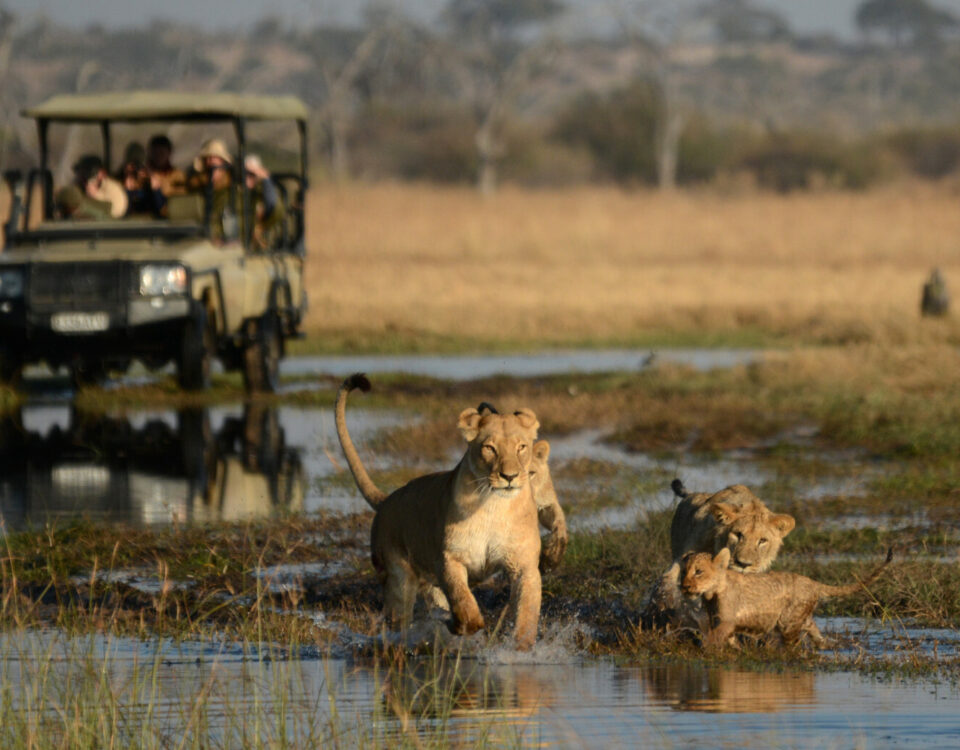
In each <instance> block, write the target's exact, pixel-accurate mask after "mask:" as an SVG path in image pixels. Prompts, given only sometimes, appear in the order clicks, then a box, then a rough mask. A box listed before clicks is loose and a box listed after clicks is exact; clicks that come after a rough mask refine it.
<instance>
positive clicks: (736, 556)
mask: <svg viewBox="0 0 960 750" xmlns="http://www.w3.org/2000/svg"><path fill="white" fill-rule="evenodd" d="M670 487H671V489H672V490H673V492H674V494H676V496H677V497H678V498H680V503H679V504H678V505H677V508H676V510H675V511H674V514H673V520H672V521H671V524H670V551H671V554H672V556H673V560H674V562H673V564H672V565H671V566H670V567H669V568H667V571H666V572H665V573H664V574H663V575H662V576H661V577H660V578H659V579H658V580H657V582H656V583H655V584H654V586H653V589H652V590H651V592H650V594H649V596H648V597H647V604H646V606H645V608H644V611H643V614H642V615H641V623H642V624H643V627H645V628H663V627H670V628H686V627H690V628H699V629H701V630H702V629H703V625H704V623H703V620H704V615H703V611H702V607H701V606H700V602H692V601H690V600H689V599H684V598H683V595H682V593H681V591H680V575H681V567H682V566H681V560H682V558H683V556H684V555H685V554H686V553H688V552H709V553H710V554H716V553H717V552H719V551H720V550H721V549H724V548H726V549H728V550H729V551H730V567H731V568H733V569H734V570H739V571H741V572H743V573H760V572H762V571H764V570H767V569H768V568H769V567H770V565H771V564H772V563H773V561H774V559H775V558H776V556H777V552H779V551H780V547H781V546H782V545H783V539H784V537H785V536H787V534H789V533H790V532H791V531H793V527H794V525H795V521H794V519H793V516H788V515H786V514H783V513H773V512H772V511H771V510H770V509H769V508H767V506H766V505H765V504H764V502H763V501H762V500H761V499H760V498H758V497H757V496H756V495H754V494H753V493H752V492H751V491H750V490H749V489H748V488H747V487H744V486H743V485H742V484H735V485H732V486H730V487H727V488H726V489H723V490H720V491H719V492H715V493H713V494H710V493H708V492H687V490H686V488H684V486H683V483H682V482H681V481H680V480H679V479H674V480H673V482H671V483H670Z"/></svg>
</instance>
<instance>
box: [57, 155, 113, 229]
mask: <svg viewBox="0 0 960 750" xmlns="http://www.w3.org/2000/svg"><path fill="white" fill-rule="evenodd" d="M56 203H57V208H58V209H59V210H60V212H61V214H63V216H65V217H68V218H72V219H99V220H102V219H111V218H112V219H119V218H120V217H121V216H123V215H124V214H125V213H126V212H127V205H128V201H127V193H126V191H125V190H124V189H123V186H122V185H121V184H120V183H119V182H117V181H116V180H114V179H112V178H111V177H109V176H108V175H107V171H106V170H105V169H104V168H103V162H102V161H101V159H100V157H99V156H96V155H94V154H87V155H86V156H82V157H80V159H79V160H78V161H77V162H76V164H74V165H73V184H72V185H69V186H67V187H65V188H63V189H62V190H60V191H59V192H58V193H57V199H56Z"/></svg>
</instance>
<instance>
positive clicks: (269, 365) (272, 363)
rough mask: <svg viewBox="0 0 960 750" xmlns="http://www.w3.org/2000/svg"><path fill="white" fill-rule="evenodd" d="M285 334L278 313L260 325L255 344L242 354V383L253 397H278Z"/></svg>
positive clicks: (262, 321) (272, 314) (267, 314)
mask: <svg viewBox="0 0 960 750" xmlns="http://www.w3.org/2000/svg"><path fill="white" fill-rule="evenodd" d="M282 350H283V334H281V332H280V320H279V319H278V318H277V315H276V313H272V312H268V313H266V314H264V315H263V317H261V318H260V319H259V320H258V321H257V326H256V331H255V332H254V335H253V340H252V341H250V342H249V343H248V344H247V346H246V348H245V349H244V351H243V383H244V385H245V386H246V388H247V391H248V392H250V393H275V392H276V390H277V386H279V384H280V356H281V352H282Z"/></svg>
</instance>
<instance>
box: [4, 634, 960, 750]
mask: <svg viewBox="0 0 960 750" xmlns="http://www.w3.org/2000/svg"><path fill="white" fill-rule="evenodd" d="M0 643H2V648H0V653H2V654H3V656H2V657H0V675H2V678H3V682H4V683H6V684H18V685H21V686H23V687H24V690H23V691H22V692H17V691H12V692H7V691H5V692H4V695H3V696H2V698H0V700H2V701H3V702H5V703H6V704H7V705H8V706H9V707H10V708H14V709H17V710H20V711H23V710H30V711H33V712H38V711H39V712H44V711H45V712H46V713H47V714H49V716H48V717H47V718H48V719H52V722H53V726H56V716H57V714H58V712H59V711H65V713H67V714H69V712H70V711H71V710H73V708H74V706H75V705H78V704H79V705H82V704H83V703H84V702H85V701H87V700H89V701H95V700H96V701H102V700H103V694H102V693H97V692H96V691H95V690H94V689H93V688H92V686H91V685H90V684H89V683H90V682H91V678H90V676H89V675H90V674H93V675H95V678H96V680H97V681H98V683H99V678H100V675H101V674H103V675H104V679H105V680H106V683H107V685H108V686H109V688H110V690H111V693H112V696H113V698H112V700H114V701H116V703H117V704H118V706H117V708H120V709H121V710H122V715H123V716H124V725H125V726H126V727H127V728H128V730H134V731H132V732H131V734H133V735H136V731H135V728H136V727H137V726H138V722H140V721H144V722H149V723H150V724H151V725H152V726H153V731H154V732H157V733H160V732H163V733H165V734H168V735H169V736H176V737H179V736H182V734H183V732H184V730H185V729H187V727H193V728H194V729H192V730H188V731H196V729H195V728H196V727H201V728H202V729H201V732H202V734H203V735H204V736H205V737H206V738H212V739H213V741H214V744H216V745H218V746H221V745H222V746H228V747H229V746H239V745H242V744H253V742H254V740H255V739H256V738H261V739H264V740H268V739H269V738H277V737H278V736H279V735H281V734H283V735H285V736H286V737H287V741H288V743H292V744H293V746H308V745H310V746H323V745H324V744H327V743H329V742H330V740H331V738H332V737H333V736H334V735H337V736H339V738H340V741H341V742H344V741H346V744H347V745H350V744H354V742H356V743H357V744H360V742H361V740H362V739H363V738H366V739H367V740H368V742H366V743H365V744H372V743H371V742H369V740H371V739H374V738H376V739H379V740H380V741H381V742H383V743H385V744H387V745H390V744H394V743H395V742H396V741H397V740H398V739H400V738H401V737H405V738H406V739H407V740H411V739H412V738H411V737H410V735H411V734H413V733H416V734H418V735H420V736H421V737H422V738H424V739H429V738H431V737H432V738H434V739H435V738H437V737H438V736H443V737H444V738H445V740H446V743H447V744H451V745H458V744H462V743H463V744H467V746H470V744H471V743H472V742H475V741H476V740H477V739H478V738H480V737H485V738H486V740H485V742H486V744H492V745H493V746H522V747H535V746H549V747H640V746H650V747H678V746H699V747H704V746H709V747H721V746H738V747H770V746H777V747H844V748H846V747H908V746H909V747H929V748H941V747H948V746H953V745H954V743H955V742H956V738H957V736H958V733H960V712H958V711H957V708H958V707H960V695H958V692H957V690H956V689H955V688H952V687H947V686H934V685H925V684H921V683H912V682H900V681H898V680H896V679H894V680H890V681H884V682H878V681H874V680H871V679H869V678H864V677H860V676H854V675H849V674H816V673H811V672H803V673H790V672H787V673H767V672H745V671H738V670H733V669H709V668H702V667H694V666H689V665H683V664H679V665H669V666H651V665H646V666H636V665H633V666H620V665H617V664H614V663H612V662H608V661H598V660H589V661H585V660H580V659H578V658H577V657H576V656H575V655H568V656H567V658H566V659H565V660H561V661H560V662H559V663H552V664H550V663H547V664H544V663H529V662H530V660H529V659H526V660H525V661H524V663H509V661H510V660H509V659H505V660H503V661H498V660H497V656H498V655H499V652H494V654H493V658H492V659H488V660H487V662H486V663H482V662H479V661H471V660H466V661H463V662H461V664H460V674H461V678H459V679H457V680H455V681H454V680H449V681H446V682H445V681H443V680H441V682H442V683H443V684H446V685H447V686H448V687H447V689H446V690H444V691H441V693H442V695H441V696H440V697H439V698H438V699H437V700H435V701H434V700H431V697H432V696H434V695H435V693H434V692H433V691H432V689H431V685H432V684H433V683H432V681H431V678H432V677H433V676H434V675H436V674H437V670H436V669H435V668H432V667H431V668H427V667H425V666H424V667H423V668H418V667H417V666H414V667H412V668H411V669H409V670H407V671H406V672H405V673H403V674H390V673H385V672H384V671H382V670H374V669H372V668H370V667H368V666H365V665H364V664H362V663H356V662H351V661H350V660H348V659H341V658H331V657H328V656H322V655H318V654H313V653H311V652H310V651H309V650H305V651H303V652H295V653H293V654H288V655H283V654H272V655H271V658H269V659H265V658H263V657H264V655H263V654H260V653H257V652H256V651H255V650H247V651H244V650H243V649H241V648H239V647H237V646H235V645H233V644H230V643H219V642H216V641H208V642H203V643H189V642H188V643H181V644H173V643H170V642H167V641H161V642H152V643H144V642H140V641H135V640H130V639H123V638H109V639H108V638H104V637H102V636H92V637H87V638H77V639H67V638H64V637H62V636H60V635H58V634H56V633H51V632H43V633H27V634H21V635H18V636H4V637H2V638H0ZM534 656H536V653H535V655H534ZM278 657H279V658H278ZM41 664H42V665H43V666H42V668H41V666H40V665H41ZM445 673H446V672H445V670H444V668H443V667H441V668H440V669H439V674H441V675H444V674H445ZM41 683H42V685H43V687H42V690H43V691H45V692H48V693H49V694H50V696H51V697H50V699H49V701H48V702H47V703H46V707H45V708H42V709H40V708H37V707H36V705H37V704H36V703H35V702H34V701H33V697H34V693H33V691H34V690H35V689H36V688H37V687H38V686H39V685H40V684H41ZM99 684H102V683H99ZM66 685H70V686H71V691H70V692H69V693H67V692H64V694H63V695H62V696H61V697H60V698H57V690H58V688H61V689H62V688H64V687H65V686H66ZM201 696H203V697H204V700H203V701H201V702H200V703H199V704H198V703H197V699H198V698H199V697H201ZM198 705H200V706H202V707H201V708H198V707H197V706H198ZM111 708H113V706H111ZM405 718H406V719H407V721H406V722H405V721H404V719H405ZM405 727H406V728H405ZM345 738H348V739H346V740H345Z"/></svg>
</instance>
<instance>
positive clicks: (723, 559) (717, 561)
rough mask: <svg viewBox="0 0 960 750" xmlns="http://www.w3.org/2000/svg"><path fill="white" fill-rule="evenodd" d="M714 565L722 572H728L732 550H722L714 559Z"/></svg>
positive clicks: (726, 548) (727, 548)
mask: <svg viewBox="0 0 960 750" xmlns="http://www.w3.org/2000/svg"><path fill="white" fill-rule="evenodd" d="M713 563H714V565H716V566H717V567H718V568H720V570H726V568H727V566H728V565H729V564H730V548H729V547H724V548H723V549H722V550H720V551H719V552H718V553H717V554H716V556H715V557H714V558H713Z"/></svg>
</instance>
